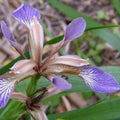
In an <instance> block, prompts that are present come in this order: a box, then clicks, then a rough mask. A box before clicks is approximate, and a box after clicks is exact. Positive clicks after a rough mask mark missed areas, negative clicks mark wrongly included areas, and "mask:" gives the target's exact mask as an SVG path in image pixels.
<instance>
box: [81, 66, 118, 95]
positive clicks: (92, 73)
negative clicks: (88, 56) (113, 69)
mask: <svg viewBox="0 0 120 120" xmlns="http://www.w3.org/2000/svg"><path fill="white" fill-rule="evenodd" d="M79 75H80V76H81V77H82V78H83V79H84V81H85V83H86V85H87V86H88V87H90V88H91V89H92V90H94V91H96V92H100V93H113V92H117V91H118V90H120V86H119V84H118V83H117V81H116V80H115V78H114V77H113V76H112V75H110V74H109V73H106V72H104V71H102V70H100V69H99V68H97V67H92V66H84V67H81V69H80V74H79Z"/></svg>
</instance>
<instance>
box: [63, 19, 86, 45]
mask: <svg viewBox="0 0 120 120" xmlns="http://www.w3.org/2000/svg"><path fill="white" fill-rule="evenodd" d="M85 28H86V22H85V20H84V19H83V18H81V17H79V18H76V19H74V20H73V21H72V22H71V23H70V24H69V25H68V27H67V29H66V31H65V36H64V41H65V44H66V43H68V42H71V41H72V40H74V39H75V38H78V37H80V36H81V35H82V34H83V33H84V31H85Z"/></svg>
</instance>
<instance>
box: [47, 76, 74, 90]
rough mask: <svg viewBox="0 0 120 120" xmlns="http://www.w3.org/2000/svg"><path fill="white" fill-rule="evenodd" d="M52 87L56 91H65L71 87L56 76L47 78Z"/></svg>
mask: <svg viewBox="0 0 120 120" xmlns="http://www.w3.org/2000/svg"><path fill="white" fill-rule="evenodd" d="M49 80H50V81H51V83H52V85H53V86H54V87H56V88H58V89H61V90H65V89H71V87H72V85H71V84H70V83H68V82H67V81H66V80H65V79H63V78H61V77H57V76H53V77H49Z"/></svg>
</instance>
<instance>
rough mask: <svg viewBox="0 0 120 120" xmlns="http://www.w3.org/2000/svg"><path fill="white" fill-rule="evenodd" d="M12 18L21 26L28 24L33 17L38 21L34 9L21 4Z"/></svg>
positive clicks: (37, 14) (38, 16)
mask: <svg viewBox="0 0 120 120" xmlns="http://www.w3.org/2000/svg"><path fill="white" fill-rule="evenodd" d="M13 16H14V18H15V19H16V20H17V21H18V22H20V23H21V24H29V23H30V22H31V20H32V19H33V17H34V16H35V17H36V18H37V20H39V19H40V13H39V11H38V10H37V9H36V8H33V7H32V6H30V5H27V4H25V3H22V4H21V5H20V6H19V7H18V8H17V9H16V10H15V11H14V12H13Z"/></svg>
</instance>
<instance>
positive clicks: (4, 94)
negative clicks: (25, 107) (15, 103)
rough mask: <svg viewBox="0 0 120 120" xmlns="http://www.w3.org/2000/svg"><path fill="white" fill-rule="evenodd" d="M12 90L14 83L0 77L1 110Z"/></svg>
mask: <svg viewBox="0 0 120 120" xmlns="http://www.w3.org/2000/svg"><path fill="white" fill-rule="evenodd" d="M13 90H14V82H12V81H11V80H9V79H6V78H3V77H0V109H1V108H3V107H4V106H5V105H6V104H7V102H8V100H9V99H10V96H11V94H12V92H13Z"/></svg>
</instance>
